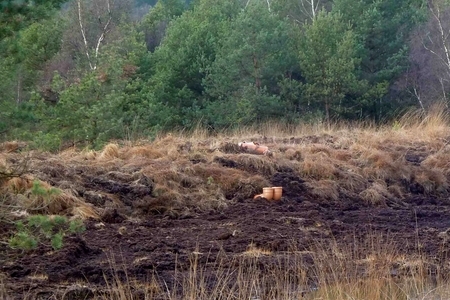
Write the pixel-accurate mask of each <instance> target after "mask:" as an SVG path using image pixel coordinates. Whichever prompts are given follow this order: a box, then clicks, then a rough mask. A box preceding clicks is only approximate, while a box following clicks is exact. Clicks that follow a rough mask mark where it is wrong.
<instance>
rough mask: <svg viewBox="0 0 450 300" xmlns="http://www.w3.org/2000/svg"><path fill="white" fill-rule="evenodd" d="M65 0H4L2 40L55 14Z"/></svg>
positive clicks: (1, 4)
mask: <svg viewBox="0 0 450 300" xmlns="http://www.w3.org/2000/svg"><path fill="white" fill-rule="evenodd" d="M64 2H65V1H63V0H37V1H32V0H3V1H1V2H0V40H2V39H4V38H5V37H9V36H12V35H14V34H15V33H16V32H17V31H19V30H21V29H23V28H26V27H27V26H29V25H30V24H32V23H34V22H37V21H39V20H41V19H45V18H48V17H50V16H52V15H53V13H54V12H55V8H58V7H59V6H60V5H61V4H62V3H64Z"/></svg>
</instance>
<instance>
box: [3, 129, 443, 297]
mask: <svg viewBox="0 0 450 300" xmlns="http://www.w3.org/2000/svg"><path fill="white" fill-rule="evenodd" d="M311 138H313V137H311ZM326 138H330V137H326ZM298 142H299V143H300V142H304V141H298ZM231 148H232V147H231ZM235 150H236V149H234V150H233V149H231V150H230V149H228V150H227V151H228V153H233V151H235ZM245 155H247V154H245ZM423 156H425V157H426V156H427V154H426V153H424V152H423V151H422V150H421V149H419V148H417V149H414V148H411V149H410V151H408V153H407V155H406V156H405V159H404V163H405V164H410V165H411V166H412V167H413V166H417V165H420V163H421V161H422V160H423V159H424V157H423ZM268 159H273V158H268ZM42 162H43V163H42V164H41V165H40V167H39V171H38V172H39V173H40V174H41V176H40V178H41V179H43V180H46V181H47V182H49V183H51V184H52V185H55V186H62V183H61V182H62V181H64V182H67V181H68V182H70V181H71V180H72V181H73V182H75V181H77V182H78V184H77V185H76V186H75V187H74V189H75V190H76V193H77V195H78V196H79V197H81V198H83V199H84V200H85V201H87V202H89V203H92V204H93V205H95V206H96V207H102V208H103V209H102V210H101V213H100V216H101V217H100V219H97V220H95V219H88V220H86V227H87V230H86V231H85V232H84V233H82V234H79V235H77V236H69V237H66V239H65V241H64V247H63V249H62V250H59V251H52V249H51V247H49V246H44V245H43V246H40V247H39V248H38V249H36V250H33V251H31V252H20V251H17V250H12V249H9V248H8V246H7V245H5V244H0V275H1V276H0V283H2V284H3V285H4V287H5V290H6V291H7V295H8V296H5V297H6V299H23V298H24V297H25V296H26V297H28V298H29V299H55V298H58V299H60V298H63V299H89V298H92V297H94V296H95V295H98V293H99V291H102V290H104V289H105V288H106V285H107V282H108V281H110V280H112V279H113V278H114V276H119V277H120V278H123V279H126V278H128V280H130V279H132V280H137V281H141V282H145V281H147V282H148V281H149V280H150V279H151V278H152V276H156V278H157V280H158V281H159V282H163V283H164V285H167V286H169V287H171V286H173V285H174V281H175V280H177V279H176V276H175V275H176V274H182V273H187V272H189V268H190V266H191V262H192V261H191V259H192V254H193V253H196V256H197V257H198V259H199V264H200V265H201V266H202V267H203V268H205V272H214V269H215V268H217V265H216V264H214V263H212V261H215V260H217V257H219V256H221V257H224V258H225V259H224V260H223V261H222V263H221V267H222V268H230V269H232V268H236V267H237V266H236V260H235V259H233V258H235V257H237V256H240V255H242V254H243V253H245V251H246V250H248V249H249V246H250V245H251V246H252V247H255V248H258V249H264V250H265V251H270V253H271V255H267V256H265V257H264V258H263V259H262V260H261V262H262V268H264V265H270V264H271V263H276V261H277V257H278V254H285V253H289V252H290V251H293V250H295V251H305V253H307V252H306V251H307V250H310V249H311V246H312V245H317V244H321V245H326V244H327V243H331V242H336V243H337V244H339V245H342V246H343V247H345V246H346V245H348V246H349V247H350V245H354V244H355V241H360V240H364V239H366V238H367V237H368V236H381V237H382V239H385V240H386V242H390V243H394V244H395V246H396V249H397V250H398V251H400V252H402V253H405V254H411V255H413V254H417V253H420V254H421V255H424V256H426V257H428V258H431V260H430V262H432V264H433V265H435V266H440V268H441V270H444V269H442V268H448V265H446V264H445V261H446V259H447V258H448V252H449V249H450V248H449V246H450V231H449V229H450V199H449V197H448V195H447V194H446V193H442V192H441V193H435V194H430V193H429V194H427V193H425V191H424V187H423V186H421V185H419V184H418V183H417V182H416V181H413V180H410V181H409V182H404V183H403V188H404V190H405V191H406V192H405V193H404V197H403V199H396V198H388V199H386V201H385V202H384V203H383V204H382V205H372V204H371V203H368V202H367V201H363V200H361V199H360V198H358V195H357V194H354V193H353V194H352V193H348V192H346V190H345V189H338V191H339V196H338V197H337V198H335V199H333V198H327V197H321V196H318V194H317V192H314V193H313V192H312V188H311V181H310V180H306V179H305V178H302V176H300V174H299V173H298V172H296V171H294V170H293V169H290V168H288V167H285V166H284V167H278V168H277V169H276V170H275V171H274V172H268V173H267V174H264V178H265V179H266V180H267V181H268V182H269V183H270V184H271V185H272V186H282V187H283V197H282V199H281V201H267V200H264V199H252V197H249V196H240V197H236V195H227V196H226V198H227V199H225V203H226V205H223V206H220V207H218V208H208V209H195V207H194V208H190V209H189V210H182V209H166V210H164V209H161V205H160V204H158V203H157V197H154V196H151V195H152V192H153V189H154V184H153V183H152V179H151V178H148V176H143V175H139V176H137V175H135V174H134V173H133V172H125V174H128V176H129V177H130V178H128V177H127V178H125V177H124V175H123V174H122V177H118V176H119V175H117V174H116V176H115V177H114V176H113V175H112V173H111V172H110V170H108V172H103V171H101V170H100V169H94V168H93V169H92V170H89V171H86V169H83V170H82V169H81V168H77V166H71V167H67V166H63V165H58V162H55V161H53V162H52V163H51V164H49V162H48V161H47V160H44V159H42ZM199 163H200V164H201V163H202V160H201V158H200V160H198V161H196V160H194V159H192V160H191V161H190V164H192V165H196V164H199ZM214 164H215V165H219V166H220V167H221V168H225V169H233V168H239V163H238V162H236V161H234V160H233V159H231V158H230V157H228V158H226V157H225V158H224V157H221V158H216V159H215V162H214ZM45 165H47V166H46V167H44V166H45ZM46 168H47V169H46ZM58 170H59V171H58ZM122 171H123V170H122ZM259 171H260V170H258V169H257V168H256V169H255V171H254V172H253V174H258V172H259ZM38 172H37V173H38ZM248 172H249V174H251V175H252V172H251V171H248ZM131 177H132V178H131ZM80 182H81V183H80ZM367 182H368V184H370V179H367ZM186 184H188V183H186ZM189 188H191V189H194V190H195V189H196V187H195V186H194V187H189V186H188V187H187V189H189ZM239 192H240V190H236V191H235V194H239ZM146 198H149V199H148V201H150V202H151V203H153V202H155V203H153V204H154V205H153V204H152V205H150V204H148V201H147V202H146V203H147V204H146V205H144V206H142V205H141V204H139V203H140V202H139V201H142V199H146ZM111 199H119V200H120V201H121V203H123V205H122V206H118V207H114V206H108V205H106V204H107V203H108V201H111ZM152 201H153V202H152ZM105 203H106V204H105ZM158 207H159V208H158ZM8 226H9V225H5V227H3V228H1V229H0V234H1V235H2V236H3V237H8V236H9V234H10V232H11V230H12V229H13V228H12V227H8ZM305 262H306V263H307V262H308V257H306V255H305ZM446 266H447V267H446ZM445 270H447V269H445ZM447 271H450V270H447ZM393 272H396V271H395V270H393ZM140 292H141V291H139V290H138V289H137V290H136V295H139V293H140ZM137 298H138V297H137Z"/></svg>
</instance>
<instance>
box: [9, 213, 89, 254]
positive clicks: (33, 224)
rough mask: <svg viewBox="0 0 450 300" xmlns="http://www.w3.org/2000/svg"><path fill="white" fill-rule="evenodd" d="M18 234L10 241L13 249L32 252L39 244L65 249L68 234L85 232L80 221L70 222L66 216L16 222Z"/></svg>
mask: <svg viewBox="0 0 450 300" xmlns="http://www.w3.org/2000/svg"><path fill="white" fill-rule="evenodd" d="M16 230H17V231H16V233H15V234H14V235H13V236H12V237H11V238H10V239H9V246H10V247H11V248H13V249H21V250H32V249H35V248H37V247H38V245H39V244H46V243H48V242H50V245H51V246H52V248H53V249H54V250H59V249H61V248H62V247H63V239H64V236H65V235H67V234H76V233H81V232H83V231H84V230H85V227H84V225H83V222H82V221H80V220H70V221H69V220H68V219H67V218H66V217H64V216H44V215H34V216H29V217H28V218H27V219H26V220H25V221H24V222H22V221H17V222H16Z"/></svg>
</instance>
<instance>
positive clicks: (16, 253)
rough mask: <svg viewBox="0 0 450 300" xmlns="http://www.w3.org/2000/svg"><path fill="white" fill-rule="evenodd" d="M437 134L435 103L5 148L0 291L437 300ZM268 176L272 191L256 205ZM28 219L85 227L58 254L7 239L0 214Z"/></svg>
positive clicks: (440, 294) (440, 146) (443, 262)
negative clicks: (322, 119)
mask: <svg viewBox="0 0 450 300" xmlns="http://www.w3.org/2000/svg"><path fill="white" fill-rule="evenodd" d="M244 140H246V141H254V142H258V143H260V144H263V145H266V146H268V147H269V149H270V150H271V151H272V153H273V155H272V156H260V155H254V154H249V153H243V152H242V151H241V149H239V147H238V146H237V144H238V142H241V141H244ZM449 143H450V127H449V125H448V122H447V117H446V116H445V115H443V114H440V113H435V114H430V115H428V116H427V117H424V118H420V117H418V116H415V115H414V114H412V115H409V116H406V117H405V118H403V119H402V120H399V121H398V122H396V123H394V124H393V125H390V126H386V127H381V128H375V127H371V126H357V127H353V128H352V127H351V126H348V125H347V126H344V125H340V126H337V125H335V126H331V128H328V127H322V126H315V127H311V126H310V127H295V128H289V127H281V126H278V125H276V124H268V125H267V127H262V128H257V129H245V130H242V131H241V132H235V133H233V134H217V135H215V136H210V135H208V134H206V133H205V132H203V131H201V130H199V131H197V132H194V133H192V134H186V135H182V134H175V133H173V134H167V135H164V136H161V137H159V138H157V139H156V140H155V141H152V142H148V141H139V142H133V143H131V142H123V141H122V142H116V143H111V144H109V145H107V146H105V147H104V148H103V149H102V150H100V151H92V150H77V149H65V150H63V151H61V152H59V153H56V154H51V153H43V152H39V151H28V150H26V149H25V148H23V147H24V145H22V144H21V143H17V142H9V143H3V144H1V146H0V151H1V152H0V181H1V182H0V186H1V193H0V197H1V198H0V199H1V202H0V205H1V210H0V212H1V213H0V221H1V222H2V227H1V229H0V236H1V240H2V242H1V243H0V298H1V299H255V300H256V299H448V298H449V297H450V288H449V282H448V281H447V280H448V278H447V274H448V273H449V271H450V265H449V264H448V253H449V246H450V198H449V191H450V186H449V183H450V181H449V180H450V145H449ZM16 175H17V176H16ZM36 185H38V186H39V187H41V188H42V189H43V190H45V191H48V193H44V195H45V196H43V195H42V194H37V193H35V192H33V186H36ZM266 186H282V187H283V198H282V199H281V201H279V202H274V201H267V200H264V199H253V197H254V195H256V194H260V193H261V192H262V188H263V187H266ZM52 189H54V190H57V192H55V193H53V192H51V191H53V190H52ZM36 213H39V214H47V215H58V214H61V215H67V216H69V217H71V218H77V219H82V220H84V222H85V225H86V229H87V230H86V231H84V232H83V233H79V234H76V235H70V236H66V238H65V240H64V246H63V248H62V249H61V250H59V251H55V250H53V249H52V247H51V246H50V245H47V244H41V245H39V246H38V247H37V248H36V249H34V250H30V251H21V250H17V249H11V248H10V247H9V246H8V244H7V240H8V238H10V237H11V234H12V232H13V231H14V226H13V222H14V221H15V220H17V219H20V218H23V216H24V215H27V214H36Z"/></svg>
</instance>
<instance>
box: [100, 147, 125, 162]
mask: <svg viewBox="0 0 450 300" xmlns="http://www.w3.org/2000/svg"><path fill="white" fill-rule="evenodd" d="M119 149H120V148H119V145H117V144H112V143H111V144H108V145H106V146H105V147H104V148H103V150H102V152H100V155H98V157H97V159H98V160H112V159H116V158H119V157H120V152H119Z"/></svg>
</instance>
